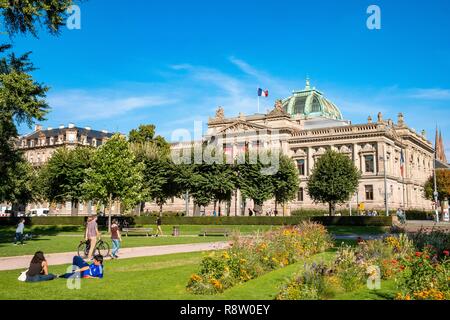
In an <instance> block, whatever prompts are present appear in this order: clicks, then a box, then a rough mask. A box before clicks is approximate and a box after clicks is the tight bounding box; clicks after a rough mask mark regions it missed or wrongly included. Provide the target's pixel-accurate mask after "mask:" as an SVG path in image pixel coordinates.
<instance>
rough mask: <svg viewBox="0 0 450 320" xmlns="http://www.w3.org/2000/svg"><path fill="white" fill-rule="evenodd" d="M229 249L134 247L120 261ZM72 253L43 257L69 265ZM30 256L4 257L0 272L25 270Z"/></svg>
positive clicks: (214, 246)
mask: <svg viewBox="0 0 450 320" xmlns="http://www.w3.org/2000/svg"><path fill="white" fill-rule="evenodd" d="M228 247H229V242H208V243H189V244H173V245H165V246H152V247H134V248H122V249H120V259H123V258H137V257H150V256H159V255H163V254H172V253H184V252H196V251H209V250H221V249H226V248H228ZM74 255H76V253H74V252H64V253H49V254H46V255H45V258H46V259H47V261H48V264H49V265H60V264H69V263H71V261H72V258H73V256H74ZM32 257H33V256H32V255H28V256H16V257H4V258H0V271H3V270H16V269H26V268H28V266H29V265H30V261H31V258H32Z"/></svg>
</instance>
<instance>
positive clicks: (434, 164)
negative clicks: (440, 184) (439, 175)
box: [433, 151, 439, 222]
mask: <svg viewBox="0 0 450 320" xmlns="http://www.w3.org/2000/svg"><path fill="white" fill-rule="evenodd" d="M433 182H434V192H433V195H434V210H435V214H436V222H439V210H438V197H439V193H438V191H437V181H436V151H435V152H434V159H433Z"/></svg>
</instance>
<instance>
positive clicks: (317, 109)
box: [311, 97, 321, 112]
mask: <svg viewBox="0 0 450 320" xmlns="http://www.w3.org/2000/svg"><path fill="white" fill-rule="evenodd" d="M320 109H321V107H320V102H319V99H318V98H317V97H314V99H313V102H312V105H311V112H320Z"/></svg>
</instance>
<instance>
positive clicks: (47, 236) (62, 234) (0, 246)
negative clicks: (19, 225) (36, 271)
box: [0, 225, 385, 257]
mask: <svg viewBox="0 0 450 320" xmlns="http://www.w3.org/2000/svg"><path fill="white" fill-rule="evenodd" d="M153 227H154V226H153ZM172 227H173V226H170V225H166V226H163V232H164V234H165V235H168V236H167V237H158V238H155V237H145V236H130V237H125V236H124V237H123V240H124V241H123V243H122V247H123V248H130V247H142V246H158V245H170V244H182V243H199V242H213V241H225V240H227V238H225V237H223V236H214V237H199V236H198V234H199V232H200V231H201V230H202V229H204V228H223V226H201V225H181V226H180V232H181V236H180V237H172V236H171V233H172ZM226 228H227V229H229V230H231V231H232V232H240V233H242V234H250V233H252V232H255V231H266V230H269V229H271V228H278V226H261V225H258V226H254V225H238V226H236V225H233V226H226ZM14 230H15V229H14V228H11V227H9V228H5V227H1V228H0V257H7V256H19V255H30V254H33V253H34V252H36V251H38V250H42V251H44V252H45V253H56V252H76V248H77V246H78V244H79V242H80V240H82V239H83V230H82V228H81V227H78V226H33V227H31V228H26V229H25V232H26V233H30V232H31V233H33V234H34V235H37V237H36V238H35V239H33V240H31V241H27V242H26V245H24V246H14V245H13V244H12V241H13V238H14ZM328 230H329V231H330V232H332V233H334V234H340V235H346V234H377V233H384V232H385V228H383V227H345V226H344V227H342V226H331V227H328ZM103 233H104V236H103V239H104V240H105V239H106V240H107V241H109V236H108V235H107V234H106V232H105V231H103ZM339 242H346V243H353V242H354V241H352V240H340V241H339Z"/></svg>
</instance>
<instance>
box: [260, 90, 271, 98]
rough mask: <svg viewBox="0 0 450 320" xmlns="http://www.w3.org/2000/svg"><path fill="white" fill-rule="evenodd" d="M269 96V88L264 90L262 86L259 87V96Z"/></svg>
mask: <svg viewBox="0 0 450 320" xmlns="http://www.w3.org/2000/svg"><path fill="white" fill-rule="evenodd" d="M268 96H269V90H263V89H261V88H258V97H268Z"/></svg>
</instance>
